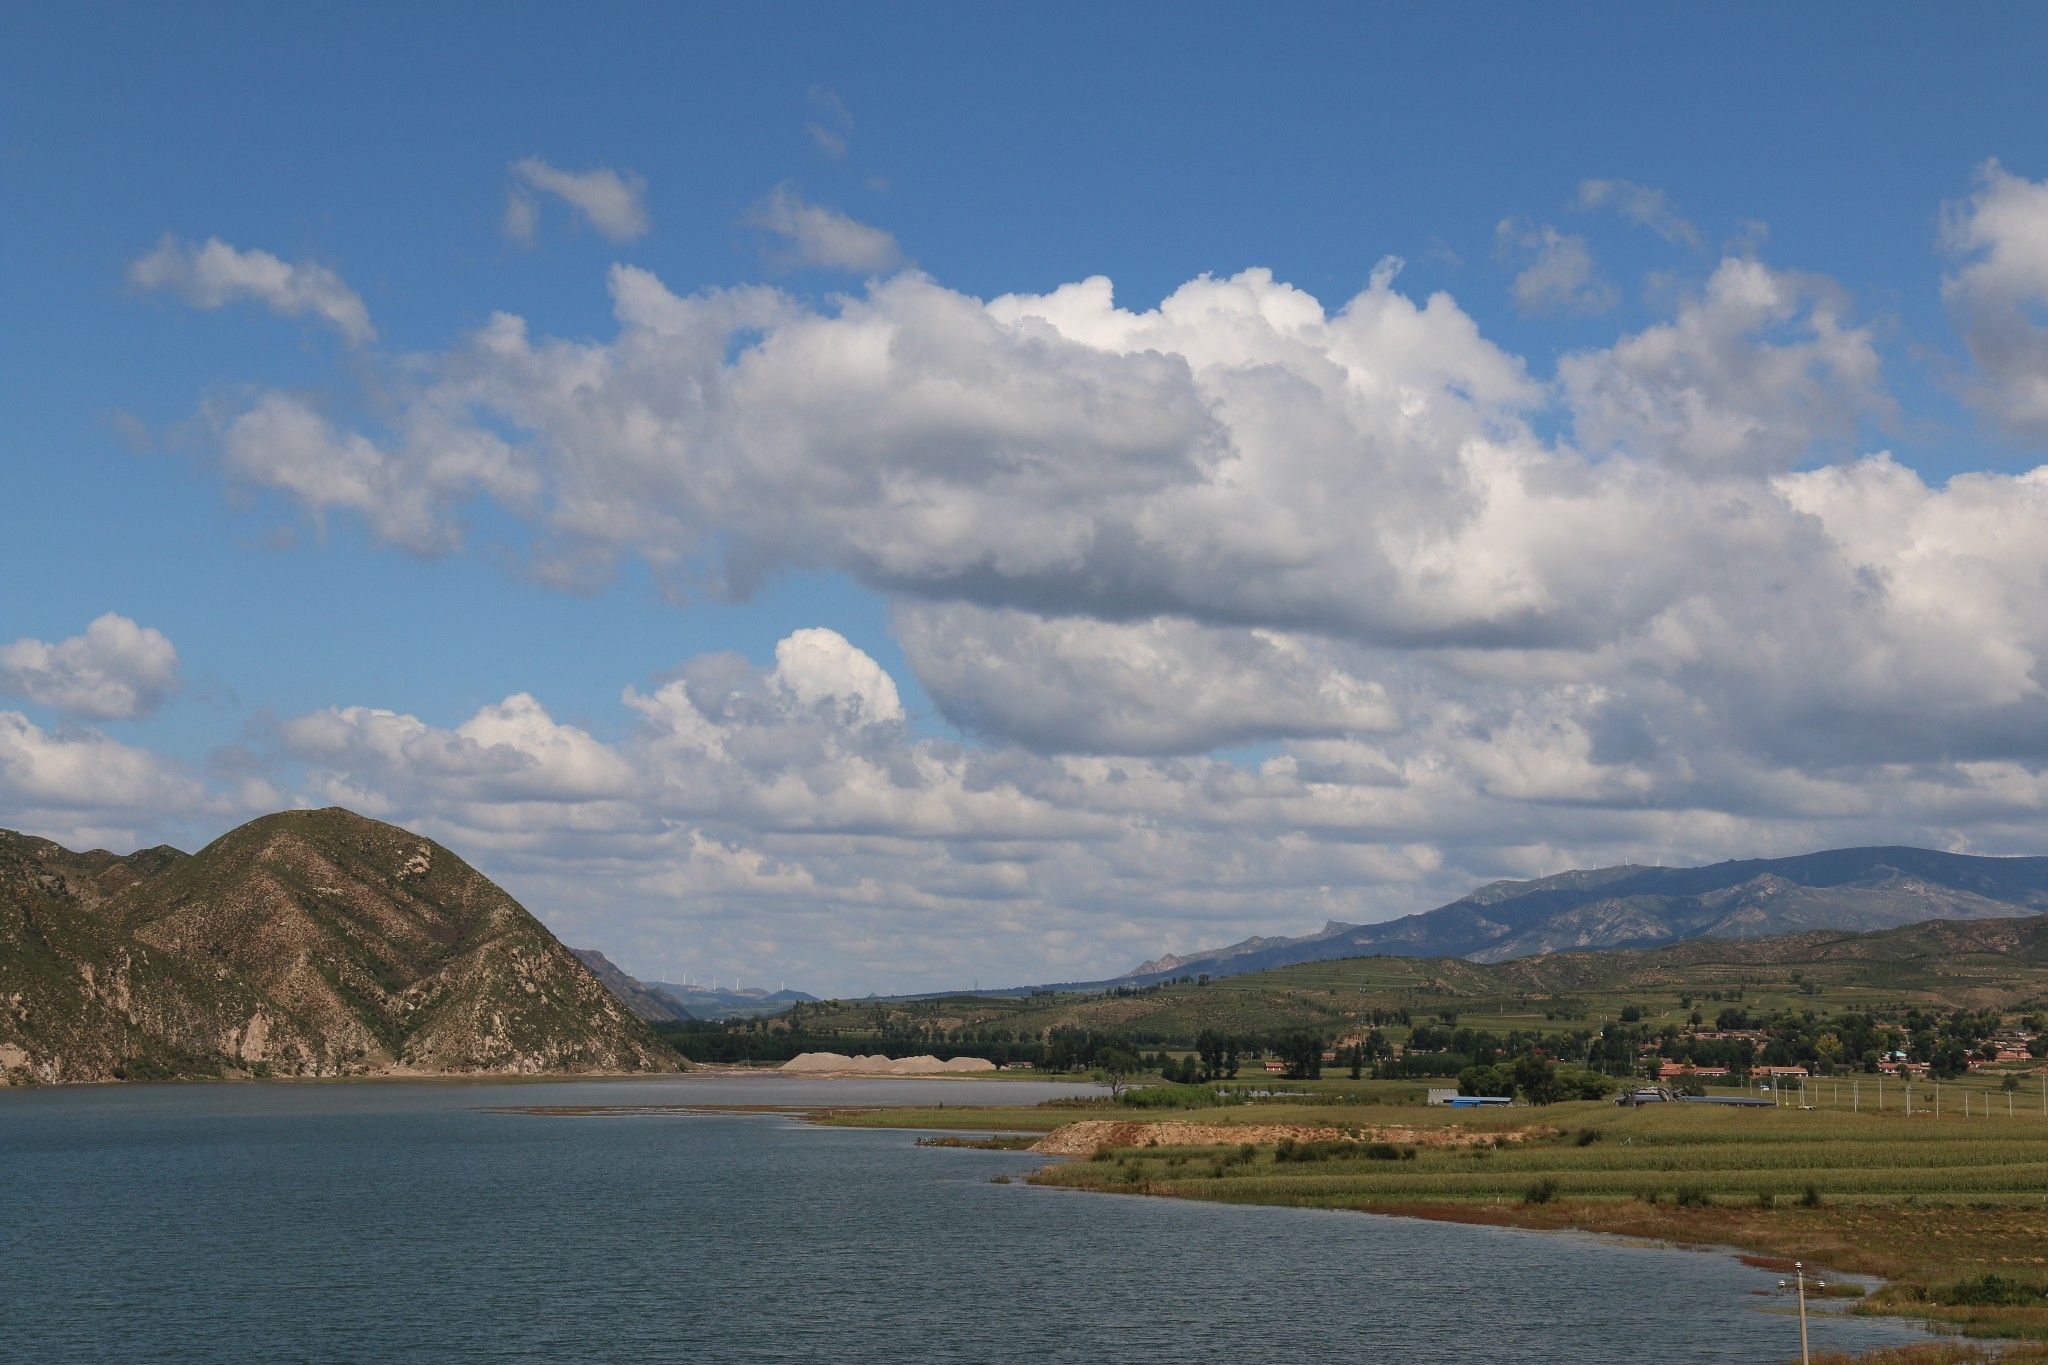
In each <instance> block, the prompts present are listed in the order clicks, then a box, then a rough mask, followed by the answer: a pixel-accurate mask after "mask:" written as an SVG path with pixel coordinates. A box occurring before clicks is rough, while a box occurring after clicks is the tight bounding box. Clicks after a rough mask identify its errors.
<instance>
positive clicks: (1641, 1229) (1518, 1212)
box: [808, 1111, 2048, 1362]
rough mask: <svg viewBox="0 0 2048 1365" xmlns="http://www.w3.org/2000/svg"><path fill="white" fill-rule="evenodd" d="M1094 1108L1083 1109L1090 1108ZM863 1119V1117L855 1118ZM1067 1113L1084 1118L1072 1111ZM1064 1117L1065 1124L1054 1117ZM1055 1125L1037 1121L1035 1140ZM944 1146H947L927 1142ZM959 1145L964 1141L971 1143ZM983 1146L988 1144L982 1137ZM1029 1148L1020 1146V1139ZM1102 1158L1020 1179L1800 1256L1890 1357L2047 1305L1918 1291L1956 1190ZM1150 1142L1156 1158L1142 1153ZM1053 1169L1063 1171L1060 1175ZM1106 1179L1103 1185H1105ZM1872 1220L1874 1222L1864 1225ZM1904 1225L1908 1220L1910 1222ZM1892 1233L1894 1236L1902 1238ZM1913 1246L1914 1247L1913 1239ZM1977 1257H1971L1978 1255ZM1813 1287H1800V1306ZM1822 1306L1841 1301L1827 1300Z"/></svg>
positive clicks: (2033, 1334) (940, 1124)
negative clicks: (1319, 1186) (1670, 1194)
mask: <svg viewBox="0 0 2048 1365" xmlns="http://www.w3.org/2000/svg"><path fill="white" fill-rule="evenodd" d="M898 1117H899V1116H896V1115H890V1114H887V1113H886V1111H870V1112H869V1113H868V1114H865V1115H864V1114H860V1113H841V1114H836V1115H835V1114H824V1113H821V1114H815V1115H811V1116H808V1118H809V1121H811V1122H817V1123H830V1124H835V1125H838V1126H857V1127H871V1128H892V1129H893V1128H898V1127H904V1128H907V1127H908V1125H902V1124H899V1123H898V1122H896V1121H895V1120H896V1119H897V1118H898ZM1090 1117H1095V1116H1090ZM864 1119H865V1120H870V1121H866V1122H864V1121H863V1120H864ZM1070 1121H1085V1119H1084V1118H1083V1116H1082V1115H1075V1116H1074V1118H1073V1119H1072V1120H1070ZM1059 1126H1064V1124H1062V1125H1059ZM917 1127H918V1128H920V1129H928V1130H930V1131H934V1132H943V1133H951V1134H976V1133H981V1134H987V1133H989V1132H991V1131H992V1130H991V1129H990V1128H989V1126H988V1125H987V1124H985V1123H981V1124H978V1123H977V1122H976V1121H975V1120H974V1118H973V1117H971V1116H970V1115H969V1114H968V1113H967V1112H966V1111H962V1113H960V1114H959V1115H958V1116H957V1119H956V1117H955V1116H952V1115H948V1116H946V1118H945V1119H940V1120H936V1121H933V1120H932V1119H931V1117H930V1116H925V1118H924V1121H921V1122H919V1123H918V1124H917ZM1056 1131H1057V1127H1055V1128H1053V1129H1050V1130H1044V1131H1041V1132H1040V1137H1041V1139H1042V1138H1043V1137H1045V1136H1047V1135H1049V1133H1050V1132H1056ZM932 1145H954V1144H950V1143H949V1144H932ZM958 1145H963V1146H975V1145H980V1144H977V1143H974V1142H971V1141H969V1142H963V1143H961V1144H958ZM988 1145H990V1146H991V1147H993V1146H994V1145H995V1144H993V1143H990V1144H988ZM1027 1150H1029V1149H1027ZM1109 1150H1110V1151H1112V1152H1114V1153H1115V1156H1114V1158H1113V1159H1112V1158H1104V1159H1098V1160H1090V1159H1089V1158H1088V1157H1087V1156H1085V1155H1081V1156H1077V1155H1072V1154H1065V1153H1057V1152H1036V1153H1035V1154H1036V1155H1039V1156H1042V1157H1044V1158H1045V1160H1044V1162H1043V1164H1042V1165H1039V1166H1037V1167H1036V1168H1034V1169H1033V1170H1031V1171H1030V1172H1028V1173H1027V1174H1025V1175H1024V1176H1023V1177H1022V1179H1023V1182H1024V1183H1028V1184H1031V1185H1035V1186H1038V1187H1040V1188H1044V1189H1059V1190H1067V1191H1071V1192H1074V1193H1087V1194H1123V1195H1138V1196H1149V1197H1152V1198H1165V1199H1187V1200H1194V1201H1200V1202H1208V1203H1219V1204H1241V1205H1257V1206H1262V1207H1267V1208H1295V1209H1318V1210H1325V1211H1329V1212H1342V1213H1362V1214H1370V1215H1377V1216H1381V1217H1391V1218H1412V1219H1417V1220H1420V1221H1426V1222H1442V1223H1461V1224H1465V1225H1467V1226H1481V1227H1503V1228H1511V1229H1514V1230H1517V1231H1526V1232H1549V1233H1569V1234H1572V1235H1574V1236H1588V1237H1597V1238H1613V1239H1617V1240H1620V1241H1624V1242H1629V1243H1635V1244H1641V1245H1646V1246H1662V1247H1668V1248H1675V1249H1679V1250H1685V1251H1698V1252H1705V1253H1709V1254H1715V1255H1727V1256H1734V1257H1736V1258H1738V1259H1740V1260H1742V1261H1743V1262H1744V1263H1745V1264H1748V1265H1751V1266H1754V1267H1756V1268H1758V1269H1760V1270H1765V1271H1769V1272H1772V1273H1776V1274H1782V1275H1790V1274H1791V1273H1792V1271H1793V1263H1794V1262H1795V1261H1803V1262H1804V1263H1805V1265H1806V1269H1807V1274H1808V1276H1809V1277H1811V1278H1824V1279H1827V1280H1829V1281H1830V1282H1831V1283H1833V1284H1837V1285H1839V1284H1845V1283H1855V1284H1858V1285H1860V1286H1862V1287H1863V1289H1864V1292H1863V1293H1862V1294H1860V1295H1853V1296H1852V1295H1847V1294H1824V1295H1822V1296H1820V1297H1821V1301H1822V1302H1823V1303H1826V1304H1828V1305H1829V1306H1828V1307H1827V1308H1826V1309H1825V1310H1824V1311H1829V1312H1834V1311H1842V1312H1848V1313H1853V1314H1856V1315H1859V1316H1870V1317H1884V1318H1893V1319H1898V1320H1903V1321H1910V1322H1913V1323H1916V1324H1918V1325H1920V1326H1921V1327H1923V1328H1924V1329H1925V1330H1926V1331H1927V1332H1928V1333H1929V1334H1930V1335H1931V1336H1932V1337H1933V1338H1934V1340H1932V1341H1930V1342H1929V1343H1928V1344H1927V1345H1926V1346H1924V1347H1915V1348H1910V1350H1911V1351H1912V1352H1914V1353H1912V1354H1902V1355H1897V1356H1893V1355H1886V1356H1885V1357H1884V1358H1885V1359H1888V1360H1891V1359H1895V1360H1898V1361H1902V1362H1903V1361H1919V1360H1925V1361H1929V1362H1935V1361H1949V1360H1980V1359H1997V1360H2013V1361H2048V1305H2034V1306H1999V1305H1968V1304H1964V1303H1959V1302H1942V1301H1939V1300H1937V1299H1936V1298H1934V1296H1933V1294H1932V1293H1931V1292H1930V1291H1932V1290H1933V1289H1934V1287H1935V1284H1938V1283H1943V1282H1948V1281H1956V1282H1962V1281H1966V1280H1968V1279H1969V1278H1970V1276H1971V1274H1973V1273H1974V1272H1972V1271H1971V1270H1969V1269H1967V1268H1966V1267H1965V1265H1963V1264H1962V1263H1960V1262H1958V1263H1955V1264H1953V1265H1952V1266H1950V1267H1947V1268H1946V1269H1947V1272H1948V1273H1946V1274H1945V1275H1936V1276H1934V1277H1933V1280H1934V1283H1929V1282H1928V1280H1929V1277H1928V1276H1927V1275H1925V1274H1924V1273H1923V1274H1918V1275H1916V1274H1914V1273H1913V1267H1912V1266H1911V1264H1910V1257H1906V1258H1905V1259H1902V1255H1903V1253H1901V1252H1899V1251H1897V1250H1892V1251H1888V1250H1887V1249H1886V1247H1885V1245H1883V1243H1885V1241H1886V1239H1887V1238H1889V1239H1891V1244H1892V1245H1893V1246H1894V1247H1898V1246H1903V1245H1907V1244H1909V1243H1910V1242H1911V1240H1913V1239H1915V1238H1916V1237H1919V1238H1921V1240H1925V1238H1924V1236H1922V1235H1923V1234H1926V1233H1931V1232H1933V1231H1935V1230H1936V1229H1935V1228H1933V1227H1932V1226H1931V1225H1930V1220H1937V1219H1940V1220H1946V1219H1951V1218H1954V1217H1963V1218H1967V1217H1969V1214H1968V1213H1967V1212H1961V1211H1960V1210H1968V1209H1970V1208H1971V1207H1972V1206H1971V1204H1970V1203H1969V1201H1968V1199H1967V1196H1966V1195H1962V1194H1959V1195H1958V1196H1956V1197H1955V1198H1954V1199H1944V1200H1938V1201H1930V1202H1925V1203H1923V1202H1920V1201H1918V1200H1916V1199H1911V1198H1907V1199H1888V1200H1869V1201H1856V1200H1850V1201H1847V1202H1842V1201H1838V1200H1834V1199H1830V1200H1829V1201H1828V1202H1827V1203H1826V1204H1825V1205H1824V1206H1815V1207H1813V1208H1810V1209H1802V1208H1798V1207H1788V1206H1785V1205H1779V1206H1776V1207H1772V1206H1761V1207H1758V1206H1750V1205H1743V1204H1737V1203H1733V1202H1725V1201H1723V1202H1713V1203H1709V1204H1708V1205H1706V1206H1703V1207H1682V1206H1679V1205H1677V1203H1676V1201H1671V1202H1662V1201H1658V1202H1650V1201H1645V1200H1642V1199H1637V1198H1631V1197H1627V1196H1610V1197H1592V1198H1587V1197H1584V1196H1581V1197H1577V1198H1574V1197H1571V1196H1570V1195H1561V1196H1560V1197H1557V1198H1554V1199H1546V1200H1543V1201H1537V1202H1531V1201H1527V1200H1514V1199H1511V1198H1498V1199H1494V1200H1491V1201H1486V1202H1481V1201H1480V1200H1479V1199H1476V1198H1474V1199H1458V1198H1437V1199H1431V1198H1419V1199H1418V1198H1371V1197H1369V1196H1355V1197H1344V1196H1339V1195H1307V1194H1296V1195H1293V1196H1288V1195H1284V1194H1282V1195H1276V1194H1275V1192H1274V1191H1271V1190H1260V1189H1257V1188H1244V1187H1242V1186H1240V1187H1239V1188H1238V1189H1236V1190H1233V1189H1231V1188H1230V1185H1231V1184H1232V1183H1234V1182H1229V1181H1217V1180H1214V1179H1201V1178H1200V1177H1199V1173H1198V1172H1196V1171H1194V1169H1193V1167H1192V1165H1183V1164H1182V1163H1183V1162H1187V1163H1194V1162H1198V1161H1200V1160H1201V1159H1202V1158H1201V1157H1200V1156H1199V1154H1197V1153H1195V1151H1194V1149H1192V1148H1187V1149H1182V1150H1181V1151H1178V1152H1176V1151H1174V1150H1172V1149H1161V1148H1147V1147H1137V1148H1126V1149H1109ZM1154 1153H1159V1154H1160V1155H1157V1156H1155V1155H1153V1154H1154ZM1063 1172H1064V1173H1066V1174H1064V1175H1062V1173H1063ZM1112 1179H1114V1180H1115V1182H1116V1183H1111V1181H1112ZM1873 1224H1875V1225H1878V1227H1877V1231H1875V1232H1872V1231H1871V1230H1870V1228H1871V1225H1873ZM1916 1225H1917V1226H1916ZM1901 1239H1904V1240H1901ZM2027 1249H2028V1250H2032V1251H2043V1252H2048V1242H2043V1243H2039V1244H2036V1245H2030V1246H2029V1247H2028V1248H2027ZM1922 1251H1923V1254H1924V1247H1923V1248H1922ZM2013 1259H2015V1260H2018V1261H2021V1262H2022V1264H2020V1265H2015V1266H2014V1267H2013V1268H2012V1271H2011V1272H2008V1271H2007V1270H2006V1261H2007V1258H2006V1257H1999V1258H1998V1261H1999V1265H1998V1267H1997V1269H1996V1270H1993V1271H1991V1272H1988V1273H1992V1274H2006V1273H2018V1274H2022V1275H2026V1274H2029V1272H2031V1273H2032V1274H2034V1275H2038V1273H2039V1268H2040V1267H2041V1266H2042V1265H2043V1264H2044V1262H2048V1257H2044V1256H2042V1255H2033V1256H2030V1257H2018V1258H2013ZM1980 1264H1981V1263H1980ZM1811 1304H1812V1297H1811V1295H1810V1297H1809V1311H1813V1310H1812V1308H1811ZM1835 1305H1841V1307H1839V1308H1837V1307H1836V1306H1835Z"/></svg>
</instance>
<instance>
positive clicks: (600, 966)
mask: <svg viewBox="0 0 2048 1365" xmlns="http://www.w3.org/2000/svg"><path fill="white" fill-rule="evenodd" d="M570 951H571V952H573V953H575V954H576V956H577V957H578V958H580V959H581V960H582V962H583V965H584V966H586V967H588V968H590V971H591V974H592V975H593V976H595V977H596V978H597V979H598V980H599V981H602V982H603V983H604V985H605V989H606V990H608V991H610V992H611V993H612V995H613V996H614V997H616V998H617V999H618V1001H619V1003H621V1004H623V1005H624V1006H626V1008H628V1009H630V1010H632V1011H633V1013H635V1014H637V1015H639V1016H640V1017H641V1018H642V1019H645V1020H646V1021H647V1022H648V1023H650V1024H664V1023H673V1022H675V1021H677V1020H680V1019H731V1018H735V1017H742V1016H746V1015H752V1014H775V1013H779V1012H780V1011H781V1010H783V1009H784V1008H786V1007H787V1006H790V1005H794V1004H799V1003H805V1002H809V1001H813V1000H816V999H817V998H818V997H817V996H815V995H808V994H806V993H804V992H803V991H792V990H778V991H768V990H759V989H741V988H737V987H736V988H734V989H732V990H718V989H716V988H714V987H710V986H684V985H678V984H676V983H675V982H673V981H642V980H640V979H639V978H638V977H635V976H632V975H630V974H629V973H627V972H626V971H625V970H624V969H623V968H621V967H620V966H619V965H618V964H617V963H615V962H613V961H612V960H611V959H610V958H608V957H606V956H605V955H604V954H603V953H601V952H599V951H597V949H595V948H573V949H571V950H570Z"/></svg>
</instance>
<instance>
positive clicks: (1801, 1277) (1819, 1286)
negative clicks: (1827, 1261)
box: [1778, 1261, 1828, 1365]
mask: <svg viewBox="0 0 2048 1365" xmlns="http://www.w3.org/2000/svg"><path fill="white" fill-rule="evenodd" d="M1792 1273H1793V1275H1794V1276H1795V1277H1796V1278H1797V1280H1798V1286H1799V1365H1812V1361H1813V1356H1812V1354H1811V1353H1810V1352H1809V1351H1808V1350H1807V1348H1806V1262H1804V1261H1794V1262H1793V1263H1792ZM1813 1287H1814V1289H1815V1290H1817V1291H1818V1290H1825V1289H1826V1288H1827V1287H1828V1282H1827V1281H1826V1280H1815V1281H1814V1282H1813ZM1778 1288H1780V1289H1790V1288H1792V1286H1791V1285H1789V1284H1786V1283H1785V1282H1784V1281H1783V1280H1780V1281H1778Z"/></svg>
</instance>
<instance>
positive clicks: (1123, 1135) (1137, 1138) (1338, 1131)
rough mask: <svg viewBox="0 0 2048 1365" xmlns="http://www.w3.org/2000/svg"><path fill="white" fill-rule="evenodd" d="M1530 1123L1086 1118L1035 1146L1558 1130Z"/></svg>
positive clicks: (1413, 1142) (1463, 1139) (1080, 1150)
mask: <svg viewBox="0 0 2048 1365" xmlns="http://www.w3.org/2000/svg"><path fill="white" fill-rule="evenodd" d="M1555 1132H1556V1130H1555V1129H1552V1128H1542V1127H1538V1126H1535V1125H1531V1126H1528V1127H1523V1128H1506V1129H1501V1130H1499V1131H1497V1132H1496V1131H1491V1130H1472V1129H1464V1128H1411V1127H1407V1126H1404V1125H1389V1126H1387V1127H1369V1128H1325V1127H1312V1126H1310V1125H1308V1124H1300V1123H1192V1122H1185V1121H1181V1120H1175V1119H1169V1120H1166V1121H1164V1122H1160V1123H1133V1122H1130V1121H1128V1120H1122V1121H1119V1120H1114V1119H1084V1120H1082V1121H1081V1122H1079V1123H1069V1124H1066V1125H1064V1126H1062V1127H1059V1128H1055V1129H1053V1130H1052V1131H1051V1132H1050V1133H1047V1134H1046V1135H1045V1136H1044V1137H1042V1138H1040V1139H1039V1140H1038V1141H1037V1142H1034V1143H1033V1144H1031V1150H1032V1151H1034V1152H1042V1153H1044V1154H1045V1155H1047V1156H1093V1155H1095V1153H1097V1152H1098V1151H1101V1150H1102V1149H1104V1148H1116V1147H1235V1146H1238V1145H1240V1144H1242V1143H1247V1142H1249V1143H1251V1144H1252V1145H1253V1146H1255V1147H1270V1146H1272V1145H1274V1144H1275V1143H1278V1142H1283V1141H1285V1140H1287V1139H1289V1138H1292V1139H1293V1140H1294V1141H1296V1142H1358V1143H1366V1142H1391V1143H1394V1144H1396V1145H1397V1146H1406V1147H1492V1146H1495V1145H1497V1144H1499V1143H1503V1142H1508V1143H1514V1142H1526V1141H1527V1140H1529V1139H1530V1138H1532V1137H1539V1136H1547V1135H1550V1134H1553V1133H1555Z"/></svg>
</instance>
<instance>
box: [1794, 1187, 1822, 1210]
mask: <svg viewBox="0 0 2048 1365" xmlns="http://www.w3.org/2000/svg"><path fill="white" fill-rule="evenodd" d="M1799 1207H1800V1208H1802V1209H1817V1208H1819V1207H1820V1189H1819V1187H1818V1186H1814V1185H1808V1186H1807V1187H1806V1193H1805V1194H1802V1195H1800V1196H1799Z"/></svg>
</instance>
